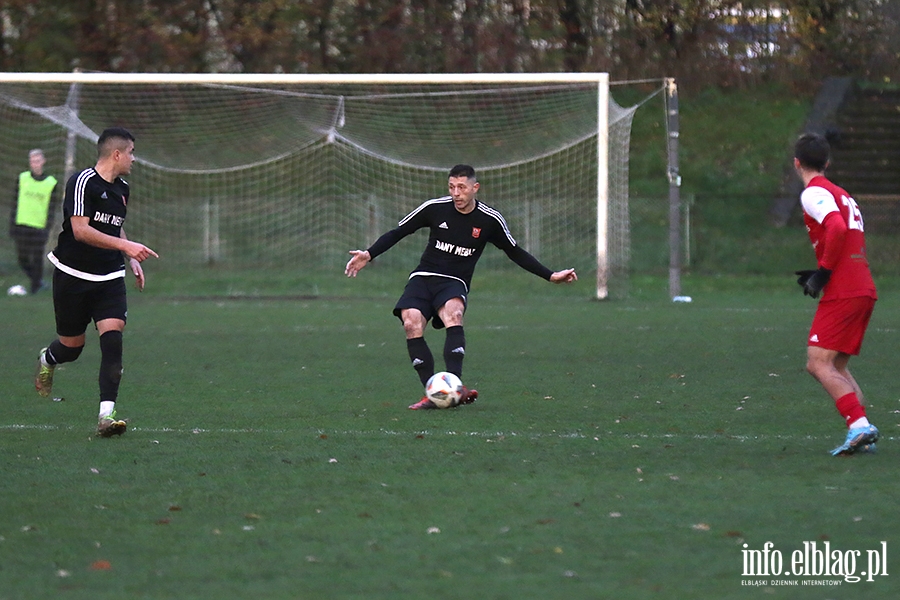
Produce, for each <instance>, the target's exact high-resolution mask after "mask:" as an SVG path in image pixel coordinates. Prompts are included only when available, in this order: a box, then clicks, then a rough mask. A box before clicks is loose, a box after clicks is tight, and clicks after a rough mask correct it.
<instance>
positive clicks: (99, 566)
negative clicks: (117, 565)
mask: <svg viewBox="0 0 900 600" xmlns="http://www.w3.org/2000/svg"><path fill="white" fill-rule="evenodd" d="M110 569H112V565H111V564H110V562H109V561H108V560H95V561H94V562H92V563H91V570H92V571H109V570H110Z"/></svg>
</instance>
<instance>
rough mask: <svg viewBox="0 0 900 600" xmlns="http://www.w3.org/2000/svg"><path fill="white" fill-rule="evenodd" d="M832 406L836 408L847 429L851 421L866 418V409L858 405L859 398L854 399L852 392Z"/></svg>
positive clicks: (854, 395) (854, 394)
mask: <svg viewBox="0 0 900 600" xmlns="http://www.w3.org/2000/svg"><path fill="white" fill-rule="evenodd" d="M834 405H835V406H836V407H837V409H838V412H839V413H841V416H842V417H844V420H845V421H846V422H847V426H848V427H849V426H850V423H852V422H853V421H855V420H857V419H860V418H862V417H864V416H866V409H865V408H863V406H862V404H860V403H859V398H857V397H856V393H854V392H850V393H849V394H845V395H843V396H841V397H840V398H838V399H837V402H835V403H834Z"/></svg>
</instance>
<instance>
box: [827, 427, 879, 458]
mask: <svg viewBox="0 0 900 600" xmlns="http://www.w3.org/2000/svg"><path fill="white" fill-rule="evenodd" d="M877 441H878V428H877V427H875V426H874V425H869V426H868V427H857V428H855V429H851V430H850V431H848V432H847V439H846V440H844V443H843V444H841V445H840V446H838V447H837V448H835V449H834V450H832V451H831V455H832V456H847V455H850V454H854V453H855V452H857V451H860V452H874V451H875V442H877Z"/></svg>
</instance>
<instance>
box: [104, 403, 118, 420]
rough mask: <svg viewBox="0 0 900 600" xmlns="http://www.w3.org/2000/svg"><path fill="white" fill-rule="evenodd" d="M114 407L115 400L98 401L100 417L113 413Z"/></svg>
mask: <svg viewBox="0 0 900 600" xmlns="http://www.w3.org/2000/svg"><path fill="white" fill-rule="evenodd" d="M115 409H116V403H115V402H109V401H107V402H101V403H100V418H101V419H102V418H103V417H108V416H109V415H111V414H112V413H113V411H114V410H115Z"/></svg>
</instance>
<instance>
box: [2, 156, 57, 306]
mask: <svg viewBox="0 0 900 600" xmlns="http://www.w3.org/2000/svg"><path fill="white" fill-rule="evenodd" d="M46 162H47V160H46V158H44V152H43V151H42V150H40V149H34V150H32V151H31V152H29V153H28V166H29V170H28V171H25V172H23V173H20V174H19V178H18V179H17V180H16V194H15V203H14V204H13V210H12V213H11V214H10V219H9V236H10V237H11V238H12V239H13V241H15V244H16V253H17V255H18V258H19V266H20V267H22V270H23V271H24V272H25V275H26V276H27V277H28V281H29V283H30V286H31V288H30V289H31V293H32V294H34V293H35V292H38V291H40V290H41V289H44V288H45V287H46V285H45V284H44V248H45V246H46V245H47V238H48V237H49V233H50V228H51V227H52V226H53V213H54V212H56V208H57V207H58V206H59V195H58V194H57V185H56V184H57V181H56V178H55V177H53V176H52V175H47V174H45V173H44V164H45V163H46Z"/></svg>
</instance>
